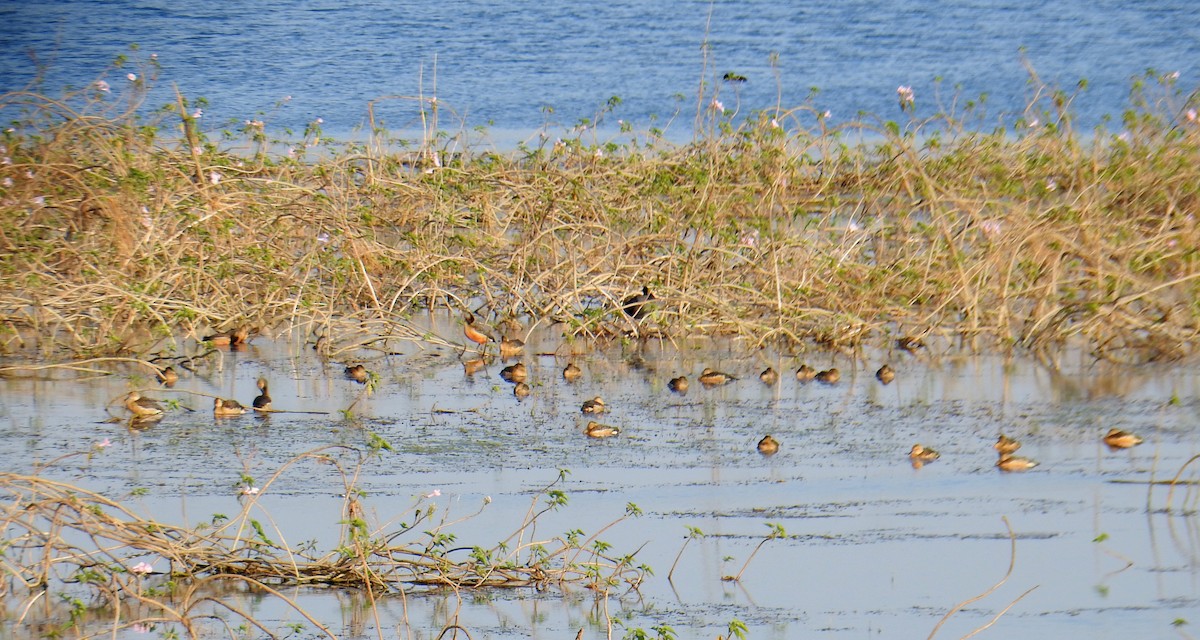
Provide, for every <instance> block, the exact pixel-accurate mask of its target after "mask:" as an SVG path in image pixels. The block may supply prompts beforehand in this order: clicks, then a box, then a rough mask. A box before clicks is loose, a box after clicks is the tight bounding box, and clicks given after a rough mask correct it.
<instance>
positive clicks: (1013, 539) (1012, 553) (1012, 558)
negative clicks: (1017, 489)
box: [929, 517, 1037, 640]
mask: <svg viewBox="0 0 1200 640" xmlns="http://www.w3.org/2000/svg"><path fill="white" fill-rule="evenodd" d="M1004 527H1005V528H1006V529H1008V540H1009V544H1010V545H1011V547H1010V549H1009V557H1008V571H1006V572H1004V577H1003V578H1000V581H999V582H997V583H996V584H994V585H992V586H991V587H989V588H988V589H987V590H986V591H984V592H983V593H981V594H979V595H977V596H975V597H973V598H968V599H966V600H963V601H962V602H960V603H958V604H956V605H954V606H953V607H952V608H951V609H950V610H949V611H947V612H946V615H944V616H942V619H941V620H938V623H937V624H936V625H934V627H933V631H930V632H929V638H930V640H932V638H933V637H934V636H936V635H937V632H938V629H941V628H942V625H943V624H946V621H947V620H949V619H950V617H951V616H953V615H954V614H956V613H958V612H959V611H961V610H962V608H963V607H965V606H967V605H969V604H972V603H975V602H979V601H980V600H982V599H984V598H986V597H988V596H989V595H991V594H993V593H995V592H996V590H997V589H999V588H1000V587H1001V586H1003V585H1004V583H1005V582H1008V578H1009V577H1010V576H1012V572H1013V567H1014V566H1016V563H1017V535H1016V534H1015V533H1013V530H1012V525H1011V524H1009V522H1008V518H1007V517H1006V518H1004ZM1034 589H1037V585H1034V586H1033V587H1030V588H1029V589H1028V590H1026V591H1025V593H1022V594H1021V595H1019V596H1017V597H1016V598H1015V599H1014V600H1013V601H1012V602H1010V603H1008V606H1006V607H1004V608H1003V609H1001V610H1000V612H999V613H997V614H996V615H995V616H992V619H991V620H988V621H987V623H985V624H984V625H982V626H980V627H978V628H976V629H975V630H974V631H972V632H971V633H968V634H967V635H965V636H963V637H962V640H966V638H970V637H971V636H974V635H975V634H977V633H979V632H980V631H983V630H984V629H987V628H988V627H990V626H992V625H994V624H996V621H997V620H999V619H1000V617H1001V616H1003V615H1004V614H1006V613H1008V610H1009V609H1012V608H1013V605H1015V604H1017V603H1018V602H1020V601H1021V600H1022V599H1023V598H1024V597H1025V596H1027V595H1029V594H1030V593H1032V592H1033V590H1034Z"/></svg>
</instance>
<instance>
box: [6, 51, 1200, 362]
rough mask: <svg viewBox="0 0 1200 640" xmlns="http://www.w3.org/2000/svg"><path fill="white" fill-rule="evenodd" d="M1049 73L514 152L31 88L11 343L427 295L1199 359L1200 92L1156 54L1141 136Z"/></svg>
mask: <svg viewBox="0 0 1200 640" xmlns="http://www.w3.org/2000/svg"><path fill="white" fill-rule="evenodd" d="M141 75H142V77H144V78H151V77H152V76H153V74H152V73H149V72H145V71H143V73H142V74H141ZM1033 80H1034V81H1035V83H1034V88H1035V93H1034V95H1033V98H1032V100H1031V103H1030V106H1029V109H1028V110H1027V111H1026V113H1025V114H1023V115H1022V116H1021V117H1020V119H1018V120H1016V121H1015V122H1008V123H1007V126H1004V127H997V128H995V129H993V128H991V127H992V125H991V124H984V123H991V122H995V121H1000V120H1001V119H1002V118H1000V117H989V116H987V115H986V114H985V113H984V112H983V108H982V105H980V104H971V103H967V104H965V105H962V106H959V105H954V104H951V105H946V106H945V107H944V109H943V110H942V115H941V116H939V117H937V118H933V119H929V120H926V121H917V120H912V119H910V120H907V121H901V122H884V121H880V120H877V119H875V118H872V117H864V118H862V119H860V120H857V121H853V122H846V123H842V124H839V125H837V126H831V125H830V123H829V122H828V121H827V120H826V118H825V117H824V116H823V115H822V114H821V112H820V111H819V110H817V109H816V108H815V107H813V106H812V105H802V106H800V107H797V108H795V109H792V110H788V111H772V112H770V113H762V114H757V115H755V116H752V117H750V118H748V119H739V120H733V119H732V118H730V117H727V116H726V115H725V114H721V113H717V112H715V111H709V112H707V113H706V114H705V116H704V117H703V118H702V124H701V131H702V132H703V135H702V136H700V137H699V139H698V141H697V142H695V143H693V144H688V145H684V146H676V145H670V144H667V143H665V142H663V140H662V139H661V138H660V137H658V136H657V135H655V133H654V132H650V133H647V134H636V133H633V132H624V133H622V134H620V135H618V136H616V137H614V138H612V139H611V140H608V141H605V140H600V139H597V138H595V136H596V132H595V130H587V129H584V130H582V131H581V132H580V133H579V135H578V137H576V138H572V139H568V140H559V141H552V140H550V139H546V140H545V142H544V143H543V144H542V145H541V146H535V147H529V146H522V147H521V148H520V150H518V151H516V152H514V153H511V154H497V153H493V152H487V151H479V152H475V151H471V150H467V151H464V152H462V153H457V154H446V153H440V152H439V150H438V148H437V147H436V146H435V144H434V142H436V141H438V140H440V141H441V142H442V144H443V145H444V146H450V145H451V144H454V145H457V146H458V147H459V148H461V144H460V143H461V139H459V138H454V139H452V140H451V141H449V142H447V141H446V139H445V138H439V137H436V136H431V137H430V138H429V140H430V141H431V142H427V143H426V144H425V145H424V146H422V148H421V149H420V152H413V153H408V152H404V153H401V152H396V151H394V150H392V151H389V150H388V149H390V148H391V147H389V146H388V145H387V144H386V142H387V139H386V137H385V136H386V134H385V133H379V134H378V137H377V138H376V139H373V140H372V142H371V143H369V144H366V145H361V146H355V145H339V144H336V143H332V142H329V141H327V140H325V139H323V138H322V137H321V134H320V130H319V126H317V125H316V124H315V123H314V125H313V126H312V127H310V129H309V130H308V131H306V132H305V135H304V140H303V141H302V142H300V143H297V142H294V141H293V142H289V143H288V144H287V146H286V148H290V149H292V150H293V151H295V150H299V151H300V153H299V154H296V155H292V156H289V155H287V154H286V153H283V152H280V153H278V154H272V153H270V150H271V149H277V148H278V149H282V148H284V147H280V146H278V145H273V144H271V141H268V140H266V138H265V137H264V136H263V135H262V127H260V126H259V125H258V124H257V123H254V124H248V125H246V126H245V127H243V128H242V130H241V131H240V132H230V133H229V135H230V136H231V137H233V138H237V140H238V141H239V144H240V148H242V149H243V152H241V153H233V152H229V151H226V150H223V149H228V148H232V146H233V143H232V142H229V143H226V142H221V141H217V140H212V139H209V138H205V132H201V131H200V130H199V127H198V122H199V121H198V120H196V119H195V118H193V117H192V116H191V114H190V113H189V111H191V110H192V109H194V108H195V106H194V105H189V104H187V103H186V100H185V99H184V98H183V97H182V96H180V97H179V99H178V102H177V104H175V105H168V107H167V108H166V109H165V110H163V111H160V112H159V113H158V114H157V118H159V119H158V120H147V119H146V118H145V116H143V117H142V118H141V119H139V118H138V117H137V116H135V115H133V113H134V112H133V108H134V107H135V106H136V105H137V99H136V97H137V96H136V95H132V96H130V98H129V100H128V101H127V102H128V105H126V102H125V101H122V100H119V99H118V98H117V97H116V96H112V95H109V94H99V93H98V92H96V91H95V90H94V89H90V90H89V91H85V92H83V93H80V94H77V95H73V96H68V97H67V98H64V99H61V100H51V99H49V98H46V97H43V96H39V95H32V94H25V93H21V94H10V95H7V96H2V97H0V107H2V108H8V109H9V110H12V109H13V108H15V107H17V106H22V108H23V109H24V114H25V115H24V120H23V123H22V124H21V125H20V126H17V127H15V128H14V129H13V130H12V131H10V132H9V133H7V134H5V141H4V145H5V146H6V148H7V154H6V155H7V156H8V157H9V158H11V163H9V164H5V165H3V166H0V180H3V181H4V184H5V185H7V186H5V187H3V188H2V189H0V191H2V195H0V321H2V326H3V328H4V329H3V330H4V333H5V336H4V340H3V342H2V343H0V344H4V345H7V347H8V349H9V350H14V349H17V348H19V347H20V346H21V345H24V344H25V340H27V339H30V338H31V336H32V337H33V338H34V339H37V340H40V342H39V343H38V344H39V345H40V346H42V347H43V348H46V349H52V348H66V349H69V350H71V351H72V352H75V353H78V354H81V355H106V354H117V353H123V352H142V351H144V350H146V349H147V348H148V345H150V344H152V343H153V341H154V340H156V339H161V338H164V337H170V336H179V335H194V334H197V333H199V332H202V331H205V330H207V329H208V328H209V327H215V328H220V329H224V328H229V327H232V326H235V325H239V324H253V325H256V326H275V327H280V328H297V327H299V328H304V329H308V330H310V331H312V332H314V333H319V332H326V331H335V330H337V329H338V328H339V327H342V326H351V325H353V326H356V327H357V326H359V325H361V324H362V323H373V324H372V326H373V327H374V328H375V329H376V330H377V332H378V333H379V334H381V335H392V336H395V337H399V338H401V339H408V340H421V339H423V338H422V336H421V335H420V334H419V333H418V332H416V331H414V330H412V329H411V328H410V327H409V326H408V325H407V324H406V322H405V319H406V318H407V317H408V316H409V315H410V314H411V313H413V312H414V310H418V309H425V308H449V309H453V310H458V309H462V308H466V307H469V308H471V309H476V310H478V309H483V310H484V315H488V314H489V313H490V314H491V317H490V318H489V320H498V319H503V318H509V317H516V316H529V317H531V318H534V319H537V320H542V321H559V322H563V323H565V331H566V332H567V333H568V334H572V335H588V336H606V335H612V334H614V333H622V332H637V333H641V334H660V335H665V336H668V337H671V336H680V335H691V334H734V335H739V336H743V337H746V338H748V339H749V340H750V343H751V344H752V345H762V344H765V343H771V344H780V345H786V346H788V347H797V346H803V345H806V344H813V343H817V344H821V345H825V346H839V347H842V346H855V345H858V344H860V343H862V342H864V341H869V340H875V339H883V338H886V337H889V336H892V337H894V336H898V335H918V336H933V337H937V336H940V337H941V338H942V340H943V342H944V343H946V344H960V343H961V344H964V345H965V346H967V347H969V348H973V349H992V348H999V349H1010V348H1024V349H1031V350H1043V349H1052V348H1056V347H1057V346H1059V345H1061V344H1063V343H1064V342H1067V341H1071V340H1077V341H1080V342H1081V343H1082V344H1084V345H1086V346H1087V347H1089V348H1091V349H1093V350H1094V351H1095V352H1096V354H1097V355H1098V356H1100V357H1104V358H1110V359H1114V360H1119V361H1124V362H1144V361H1148V360H1155V359H1173V358H1180V357H1184V356H1188V355H1190V354H1192V353H1193V351H1194V347H1193V343H1194V341H1195V339H1196V337H1197V335H1198V333H1200V323H1198V321H1197V319H1198V317H1200V304H1198V303H1197V300H1200V260H1198V255H1197V247H1200V231H1198V229H1197V221H1196V215H1197V213H1198V212H1200V197H1198V193H1197V192H1198V190H1200V123H1197V122H1195V121H1193V120H1189V119H1188V117H1187V115H1186V114H1187V110H1188V109H1189V108H1192V107H1193V106H1194V103H1195V99H1194V97H1193V96H1191V95H1185V94H1184V93H1183V92H1182V91H1180V90H1179V88H1177V87H1175V86H1174V84H1173V80H1172V79H1170V78H1155V77H1149V78H1147V79H1146V80H1145V81H1144V82H1143V83H1140V84H1139V85H1137V86H1135V87H1134V92H1133V95H1132V98H1131V104H1130V108H1129V112H1128V113H1127V114H1125V116H1124V122H1123V123H1122V127H1121V133H1120V135H1119V136H1117V135H1113V134H1111V133H1108V132H1106V131H1103V130H1100V131H1095V132H1079V131H1076V130H1075V129H1074V127H1073V125H1072V119H1071V117H1072V116H1071V111H1070V105H1071V101H1072V100H1073V99H1075V96H1072V95H1068V94H1065V93H1063V92H1061V91H1055V90H1052V89H1050V88H1046V87H1043V86H1042V85H1039V84H1037V83H1036V80H1037V79H1036V76H1034V77H1033ZM130 91H131V92H133V91H134V89H133V88H131V89H130ZM134 93H135V94H136V92H134ZM421 104H422V105H428V104H431V103H429V102H423V103H421ZM123 105H124V108H122V109H117V107H118V106H123ZM905 115H906V116H908V115H909V112H907V111H906V112H905ZM207 133H208V135H210V136H212V135H214V132H207ZM247 145H249V147H248V146H247ZM314 145H315V146H314ZM247 148H249V149H250V151H245V149H247ZM306 149H307V151H306ZM435 160H436V162H435ZM10 181H11V184H10ZM643 284H647V285H649V286H650V287H651V289H652V290H653V292H654V294H655V295H656V297H657V301H656V303H655V310H654V312H653V313H652V314H651V315H650V317H649V318H648V319H646V320H643V321H641V322H638V323H632V322H631V321H629V320H628V319H626V318H625V317H624V316H623V315H622V314H621V313H620V312H619V311H618V309H619V306H620V305H619V302H620V300H621V299H622V298H623V297H625V296H627V295H629V294H631V293H633V292H636V291H639V290H640V289H641V286H642V285H643Z"/></svg>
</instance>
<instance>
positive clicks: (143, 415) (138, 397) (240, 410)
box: [123, 326, 272, 427]
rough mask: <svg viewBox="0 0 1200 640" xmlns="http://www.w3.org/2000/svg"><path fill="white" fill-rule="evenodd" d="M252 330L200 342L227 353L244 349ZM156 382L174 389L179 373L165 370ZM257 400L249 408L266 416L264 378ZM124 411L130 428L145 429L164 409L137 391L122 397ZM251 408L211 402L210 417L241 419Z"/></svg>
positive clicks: (233, 402)
mask: <svg viewBox="0 0 1200 640" xmlns="http://www.w3.org/2000/svg"><path fill="white" fill-rule="evenodd" d="M255 332H256V330H255V329H253V328H251V327H248V326H239V327H236V328H234V329H231V330H229V331H226V332H223V333H216V334H212V335H209V336H205V337H204V338H202V339H201V342H204V343H206V344H209V345H212V346H218V347H228V348H229V349H230V350H237V349H239V348H241V347H244V346H245V345H246V344H247V343H248V342H249V341H250V337H251V335H252V334H254V333H255ZM155 378H157V379H158V381H159V382H160V383H161V384H162V385H163V386H164V387H173V386H175V383H177V382H179V372H178V371H176V370H175V368H174V367H170V366H168V367H164V368H162V369H159V370H157V371H156V372H155ZM258 390H259V395H258V397H256V398H254V402H253V404H252V408H253V409H254V410H255V411H258V412H262V413H267V412H270V411H272V409H271V394H270V392H269V391H268V390H267V380H266V378H259V379H258ZM123 400H124V401H123V404H124V405H125V409H126V410H128V411H129V413H130V414H131V415H132V418H133V423H132V426H135V427H138V426H148V425H150V424H153V423H155V422H157V421H158V420H160V419H162V417H163V407H162V404H161V403H160V402H159V401H158V400H155V399H153V398H147V397H145V396H143V395H142V394H141V393H140V392H138V391H130V392H129V393H127V394H125V396H124V399H123ZM249 410H250V408H247V407H245V406H243V405H242V404H241V403H240V402H238V401H237V400H232V399H228V398H219V397H218V398H213V415H214V416H215V417H218V418H227V417H232V416H240V415H242V414H245V413H246V412H247V411H249Z"/></svg>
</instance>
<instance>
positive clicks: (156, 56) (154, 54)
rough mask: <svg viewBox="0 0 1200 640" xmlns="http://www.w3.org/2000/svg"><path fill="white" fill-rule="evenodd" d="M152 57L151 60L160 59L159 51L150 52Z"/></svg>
mask: <svg viewBox="0 0 1200 640" xmlns="http://www.w3.org/2000/svg"><path fill="white" fill-rule="evenodd" d="M150 59H151V60H158V54H157V53H152V54H150Z"/></svg>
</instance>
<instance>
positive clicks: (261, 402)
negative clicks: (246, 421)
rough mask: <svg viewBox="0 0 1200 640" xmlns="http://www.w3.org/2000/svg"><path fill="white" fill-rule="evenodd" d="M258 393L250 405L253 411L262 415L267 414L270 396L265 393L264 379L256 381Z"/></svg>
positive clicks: (269, 406) (265, 384) (269, 407)
mask: <svg viewBox="0 0 1200 640" xmlns="http://www.w3.org/2000/svg"><path fill="white" fill-rule="evenodd" d="M258 391H259V394H258V397H256V398H255V399H254V402H253V403H251V404H252V405H253V407H254V410H255V411H259V412H262V413H266V412H269V411H270V410H271V394H270V392H268V391H267V379H266V378H259V379H258Z"/></svg>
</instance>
